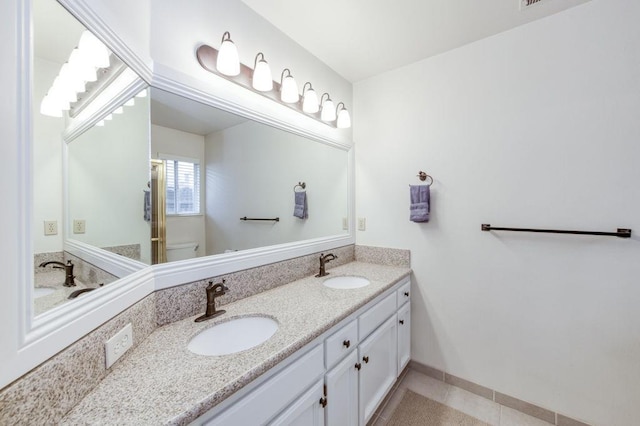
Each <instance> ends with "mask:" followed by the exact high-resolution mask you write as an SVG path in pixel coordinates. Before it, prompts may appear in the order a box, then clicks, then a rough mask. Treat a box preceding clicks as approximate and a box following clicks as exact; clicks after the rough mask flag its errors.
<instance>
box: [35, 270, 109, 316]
mask: <svg viewBox="0 0 640 426" xmlns="http://www.w3.org/2000/svg"><path fill="white" fill-rule="evenodd" d="M65 277H66V275H65V272H64V271H56V270H52V271H49V272H42V273H39V274H35V276H34V281H35V283H34V293H35V291H36V290H35V289H47V290H49V291H50V292H49V293H46V294H44V295H42V296H39V295H38V294H37V293H35V294H34V298H33V309H34V315H39V314H41V313H43V312H46V311H48V310H49V309H52V308H55V307H56V306H58V305H61V304H63V303H66V302H68V301H69V295H70V294H71V293H73V292H74V291H76V290H80V289H83V288H89V287H98V286H99V285H98V284H93V285H86V284H85V283H83V282H81V281H79V280H78V279H76V280H75V283H76V285H75V286H74V287H65V286H64V280H65ZM83 294H87V293H83ZM78 297H82V295H80V296H78Z"/></svg>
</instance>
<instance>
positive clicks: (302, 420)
mask: <svg viewBox="0 0 640 426" xmlns="http://www.w3.org/2000/svg"><path fill="white" fill-rule="evenodd" d="M323 398H324V384H323V381H322V380H320V381H318V382H317V383H316V384H314V385H313V386H311V388H310V389H309V390H308V391H306V392H305V393H304V394H303V395H302V396H301V397H300V398H298V399H297V400H295V401H294V402H293V403H292V404H291V405H290V406H289V408H287V409H286V410H285V411H284V412H282V413H281V414H280V415H279V416H278V417H277V418H276V419H275V420H274V421H273V422H271V423H270V424H271V425H278V426H284V425H296V426H298V425H299V426H324V407H323V404H322V402H321V400H322V399H323Z"/></svg>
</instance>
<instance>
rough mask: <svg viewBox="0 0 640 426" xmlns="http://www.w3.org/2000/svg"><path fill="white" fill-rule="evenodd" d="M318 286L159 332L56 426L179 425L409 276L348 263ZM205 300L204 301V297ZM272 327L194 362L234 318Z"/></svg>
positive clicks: (308, 282)
mask: <svg viewBox="0 0 640 426" xmlns="http://www.w3.org/2000/svg"><path fill="white" fill-rule="evenodd" d="M330 273H331V274H330V275H329V276H328V277H324V278H315V277H308V278H304V279H301V280H298V281H294V282H292V283H289V284H286V285H283V286H280V287H277V288H275V289H272V290H269V291H266V292H263V293H260V294H257V295H254V296H251V297H248V298H246V299H242V300H239V301H237V302H234V303H231V304H228V305H224V309H225V310H226V311H227V312H226V314H223V315H222V316H220V317H218V318H215V319H212V320H210V321H205V322H201V323H195V322H194V321H193V320H194V318H195V317H196V316H194V317H191V318H187V319H185V320H182V321H177V322H174V323H172V324H168V325H166V326H163V327H160V328H158V329H157V330H156V331H154V332H153V333H152V334H151V335H150V336H149V337H148V338H147V339H146V340H145V341H143V342H142V343H141V344H140V345H139V346H138V347H136V348H135V349H134V350H133V352H132V353H131V354H128V356H126V357H125V358H124V359H123V360H122V362H120V363H118V364H116V365H115V366H114V367H113V371H112V372H111V373H110V374H109V375H108V376H107V377H106V378H105V379H104V380H103V381H102V382H101V383H100V384H99V385H98V386H97V387H96V388H95V389H94V390H93V391H92V392H90V393H89V394H88V395H87V396H86V397H85V398H84V399H83V400H82V401H81V402H80V403H79V404H78V405H77V406H76V407H75V408H74V409H73V410H71V411H70V412H69V413H68V414H67V416H65V418H64V419H63V420H62V422H61V424H74V425H75V424H118V425H125V424H135V425H158V424H172V425H173V424H178V425H184V424H188V423H190V422H191V421H193V420H195V419H196V418H197V417H198V416H200V415H202V414H204V413H205V412H207V411H208V410H209V409H211V408H212V407H214V406H215V405H217V404H219V403H220V402H222V401H223V400H225V399H226V398H227V397H229V396H230V395H231V394H233V393H234V392H235V391H237V390H239V389H241V388H242V387H243V386H245V385H247V384H249V383H250V382H251V381H253V380H254V379H256V378H257V377H258V376H260V375H261V374H263V373H264V372H266V371H267V370H269V369H270V368H272V367H274V366H275V365H277V364H278V363H279V362H280V361H282V360H284V359H285V358H287V357H288V356H290V355H292V354H293V353H294V352H296V351H297V350H298V349H300V348H302V347H303V346H305V345H306V344H307V343H309V342H311V341H312V340H313V339H315V338H316V337H318V336H320V335H321V334H322V333H324V332H325V331H327V330H329V329H330V328H331V327H332V326H334V325H336V324H337V323H339V322H340V321H341V320H342V319H344V318H346V317H347V316H349V315H350V314H351V313H353V312H355V311H356V310H358V309H359V308H360V307H362V306H363V305H365V304H366V303H367V302H369V301H371V300H373V299H374V298H375V297H376V296H378V295H380V294H382V293H383V292H384V291H385V290H387V289H389V288H390V287H392V286H393V285H394V284H396V283H397V282H399V281H400V280H401V279H403V278H404V277H406V276H407V275H409V274H410V273H411V270H410V269H409V268H402V267H395V266H383V265H376V264H370V263H361V262H352V263H349V264H346V265H343V266H339V267H336V268H333V269H331V270H330ZM339 275H356V276H363V277H366V278H368V279H369V280H370V281H371V284H370V285H368V286H366V287H361V288H357V289H350V290H336V289H331V288H327V287H325V286H323V285H322V281H323V280H324V279H326V278H330V277H334V276H339ZM203 297H204V295H203ZM252 315H262V316H269V317H272V318H274V319H276V320H277V321H278V324H279V328H278V331H277V332H276V333H275V334H274V335H273V336H272V337H271V338H270V339H269V340H267V341H266V342H264V343H262V344H260V345H258V346H256V347H254V348H251V349H249V350H246V351H243V352H239V353H236V354H231V355H225V356H202V355H195V354H193V353H191V352H189V350H187V344H188V342H189V340H190V339H191V338H192V337H193V336H195V335H196V334H198V333H199V332H200V331H202V330H204V329H207V328H209V327H211V326H213V325H215V324H217V323H221V322H224V321H228V320H229V319H231V318H234V317H241V316H252Z"/></svg>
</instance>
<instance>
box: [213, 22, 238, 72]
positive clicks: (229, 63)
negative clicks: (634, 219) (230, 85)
mask: <svg viewBox="0 0 640 426" xmlns="http://www.w3.org/2000/svg"><path fill="white" fill-rule="evenodd" d="M225 37H226V38H225ZM216 69H217V70H218V72H219V73H220V74H224V75H228V76H230V77H233V76H236V75H238V74H240V57H239V56H238V49H237V48H236V45H235V44H233V41H231V35H230V34H229V33H228V32H225V33H224V35H223V36H222V44H221V45H220V50H218V59H217V60H216Z"/></svg>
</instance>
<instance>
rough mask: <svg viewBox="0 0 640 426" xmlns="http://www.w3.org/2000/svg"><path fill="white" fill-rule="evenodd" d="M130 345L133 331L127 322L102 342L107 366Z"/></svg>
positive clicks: (131, 344)
mask: <svg viewBox="0 0 640 426" xmlns="http://www.w3.org/2000/svg"><path fill="white" fill-rule="evenodd" d="M131 346H133V331H132V328H131V323H129V324H127V325H125V326H124V328H123V329H122V330H120V331H118V332H117V333H116V334H115V335H114V336H113V337H112V338H111V339H109V340H107V342H106V343H105V344H104V349H105V352H106V354H107V368H109V367H111V366H112V365H113V363H114V362H116V361H117V360H118V358H120V357H121V356H122V355H124V353H125V352H126V351H127V350H129V348H130V347H131Z"/></svg>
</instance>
